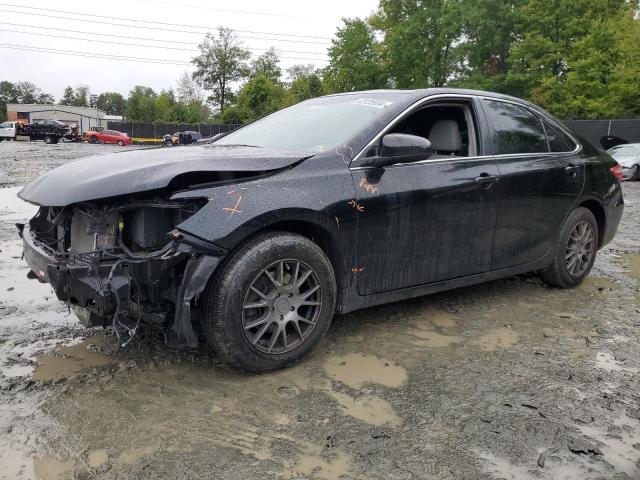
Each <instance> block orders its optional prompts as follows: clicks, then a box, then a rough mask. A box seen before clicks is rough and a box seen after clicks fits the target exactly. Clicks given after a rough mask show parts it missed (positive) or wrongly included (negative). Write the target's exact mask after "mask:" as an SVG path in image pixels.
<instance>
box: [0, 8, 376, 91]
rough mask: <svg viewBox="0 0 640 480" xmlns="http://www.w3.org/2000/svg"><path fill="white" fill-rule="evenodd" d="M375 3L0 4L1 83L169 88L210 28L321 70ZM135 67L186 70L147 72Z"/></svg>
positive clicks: (254, 50)
mask: <svg viewBox="0 0 640 480" xmlns="http://www.w3.org/2000/svg"><path fill="white" fill-rule="evenodd" d="M5 2H6V3H5ZM377 3H378V2H377V0H350V1H347V0H324V1H322V2H303V1H300V0H281V1H277V0H276V1H271V2H264V1H259V0H235V1H218V0H214V1H206V0H184V1H180V0H109V1H107V2H105V1H97V2H51V1H49V0H47V1H41V2H38V1H35V0H20V1H18V0H0V80H9V81H12V82H16V81H22V80H28V81H31V82H33V83H35V84H36V85H37V86H38V87H40V88H41V89H42V90H43V91H44V92H46V93H51V94H53V95H54V96H55V97H56V100H58V99H60V97H61V96H62V92H63V90H64V87H65V86H66V85H71V86H74V87H75V86H76V85H80V84H85V85H89V87H90V89H91V93H96V94H99V93H101V92H103V91H116V92H120V93H121V94H123V95H124V96H125V97H126V96H127V94H128V92H129V90H131V88H132V87H133V86H134V85H146V86H150V87H152V88H153V89H154V90H156V91H160V90H161V89H163V88H164V89H167V88H175V85H176V81H177V79H178V77H179V76H180V75H181V74H182V72H184V71H185V70H190V69H191V68H190V65H188V62H189V61H190V59H191V58H192V56H193V55H194V54H196V53H197V44H198V43H199V42H200V41H201V40H202V38H203V37H204V34H205V33H206V32H207V31H208V30H210V31H215V29H217V27H218V26H226V27H229V28H233V29H234V30H236V32H237V36H238V37H239V38H240V39H241V41H242V44H243V46H244V47H246V48H250V49H252V53H253V54H254V55H259V54H260V52H261V51H264V50H265V49H267V48H269V47H271V46H273V47H275V48H276V49H277V50H278V51H279V52H280V55H281V57H282V63H281V66H282V67H283V69H286V68H287V67H289V66H291V65H294V64H299V63H303V64H309V63H312V64H315V65H316V67H324V66H325V65H326V64H327V62H326V59H327V56H326V53H327V47H328V46H329V42H330V38H331V37H332V36H333V34H334V33H335V31H336V28H337V27H338V26H339V25H340V24H341V18H342V17H356V16H360V17H362V16H367V15H369V14H370V13H371V12H372V11H373V10H374V9H375V8H376V6H377ZM45 5H46V7H45ZM71 12H73V13H71ZM82 14H85V15H82ZM126 19H131V20H126ZM145 22H146V23H145ZM152 22H162V24H158V23H152ZM114 24H118V25H114ZM123 24H124V25H130V26H122V25H123ZM176 25H181V26H176ZM142 27H144V28H142ZM26 32H29V33H26ZM34 34H38V35H34ZM101 34H102V35H101ZM71 37H72V38H71ZM132 37H137V38H132ZM90 40H94V41H90ZM97 40H99V42H98V41H97ZM105 42H120V43H126V44H139V45H140V44H143V45H148V46H152V47H153V48H146V47H140V46H132V45H122V44H114V43H105ZM166 47H172V48H175V49H169V48H166ZM16 48H22V49H25V48H26V49H29V50H28V51H27V50H17V49H16ZM43 49H45V50H49V51H48V52H47V51H43ZM177 49H180V50H177ZM34 50H38V51H34ZM51 50H55V51H57V52H60V53H67V54H73V56H72V55H63V54H60V53H53V52H51ZM80 54H85V55H108V56H124V57H134V58H137V59H139V60H135V61H123V60H113V59H106V58H91V57H84V56H80ZM285 57H287V58H285ZM143 59H146V60H151V59H153V60H165V61H168V62H177V63H181V62H185V64H184V65H181V64H157V63H147V62H144V61H143Z"/></svg>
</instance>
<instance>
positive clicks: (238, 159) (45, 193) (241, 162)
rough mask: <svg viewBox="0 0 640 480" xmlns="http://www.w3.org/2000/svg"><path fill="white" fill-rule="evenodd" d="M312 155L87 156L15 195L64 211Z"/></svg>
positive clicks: (238, 149)
mask: <svg viewBox="0 0 640 480" xmlns="http://www.w3.org/2000/svg"><path fill="white" fill-rule="evenodd" d="M311 156H313V153H312V152H311V153H310V152H301V151H280V150H269V149H265V148H257V147H243V146H223V145H220V146H218V145H205V146H188V147H177V148H176V147H174V148H165V147H159V148H153V149H147V150H134V151H129V152H121V153H112V154H107V155H98V156H93V157H87V158H83V159H80V160H77V161H75V162H71V163H67V164H65V165H62V166H60V167H58V168H55V169H54V170H51V171H50V172H48V173H45V174H44V175H42V176H40V177H38V178H37V179H35V180H34V181H33V182H31V183H30V184H28V185H27V186H26V187H25V188H23V189H22V190H21V191H20V193H19V194H18V196H19V197H20V198H22V199H23V200H26V201H27V202H30V203H33V204H36V205H41V206H50V207H62V206H66V205H70V204H72V203H77V202H86V201H90V200H97V199H102V198H108V197H116V196H119V195H126V194H132V193H140V192H145V191H149V190H157V189H162V188H166V187H170V186H172V185H173V186H175V188H176V189H179V188H180V187H179V186H178V185H181V186H182V188H185V187H186V185H185V183H184V182H176V180H177V179H180V178H184V179H185V181H187V179H188V181H189V182H190V183H194V184H197V183H207V182H209V181H213V180H212V179H213V178H214V177H213V176H212V174H215V173H216V172H221V173H222V172H227V173H240V174H245V175H246V176H251V175H252V174H254V175H259V174H263V173H266V172H269V171H273V170H279V169H282V168H286V167H288V166H290V165H293V164H294V163H296V162H299V161H301V160H304V159H306V158H309V157H311Z"/></svg>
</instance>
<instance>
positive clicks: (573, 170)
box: [564, 163, 580, 178]
mask: <svg viewBox="0 0 640 480" xmlns="http://www.w3.org/2000/svg"><path fill="white" fill-rule="evenodd" d="M578 170H580V167H579V166H577V165H573V164H572V163H570V164H569V166H568V167H566V168H565V169H564V171H565V172H567V175H569V176H570V177H572V178H576V176H577V175H578Z"/></svg>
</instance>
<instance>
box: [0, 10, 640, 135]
mask: <svg viewBox="0 0 640 480" xmlns="http://www.w3.org/2000/svg"><path fill="white" fill-rule="evenodd" d="M638 13H639V5H638V0H430V1H428V2H426V1H421V0H380V1H379V4H378V8H377V9H376V10H375V11H374V12H373V13H372V14H371V15H370V16H369V17H367V18H345V19H343V20H342V25H341V26H340V27H339V28H338V30H337V32H336V34H335V36H334V38H333V40H332V43H331V46H330V47H329V49H328V56H329V64H328V66H327V67H325V68H322V69H316V68H315V67H314V66H313V65H294V66H293V67H291V68H289V69H287V70H286V71H283V69H282V68H281V66H280V58H279V55H278V52H277V51H276V50H275V49H274V48H271V49H269V50H267V51H266V52H264V53H263V54H262V55H260V56H258V57H255V58H253V57H252V55H251V53H250V52H249V50H248V49H246V48H244V47H243V45H242V43H241V42H240V41H239V39H238V38H237V37H236V35H235V34H234V32H233V31H232V30H231V29H228V28H223V27H221V28H219V29H218V30H217V31H215V32H213V33H209V34H207V35H206V37H205V38H204V40H203V41H202V42H201V43H200V45H199V46H198V48H199V54H198V55H197V56H195V57H194V58H193V59H192V63H193V67H194V68H193V71H192V72H191V73H189V72H185V73H184V74H183V75H182V76H181V77H180V78H179V79H178V81H177V86H176V88H175V90H174V89H172V88H170V89H167V90H162V91H160V92H155V91H154V90H153V89H152V88H150V87H147V86H143V85H137V86H135V87H134V88H133V89H132V90H131V91H130V92H129V95H128V97H127V98H124V96H123V95H121V94H119V93H117V92H103V93H102V94H100V95H99V96H98V97H97V99H96V101H95V104H92V105H91V106H95V107H97V108H99V109H101V110H104V111H106V112H107V113H108V114H112V115H124V116H125V117H126V118H127V119H128V120H133V121H137V120H139V121H164V122H181V123H198V122H204V121H214V122H219V123H245V122H248V121H252V120H254V119H256V118H258V117H260V116H262V115H265V114H268V113H271V112H273V111H275V110H278V109H280V108H283V107H286V106H288V105H292V104H294V103H297V102H299V101H302V100H306V99H308V98H312V97H316V96H319V95H323V94H330V93H339V92H349V91H357V90H369V89H376V88H426V87H444V86H450V87H461V88H474V89H483V90H490V91H496V92H501V93H506V94H510V95H514V96H516V97H520V98H525V99H528V100H531V101H533V102H534V103H537V104H539V105H541V106H542V107H544V108H546V109H548V110H549V111H550V112H552V113H554V114H555V115H557V116H559V117H560V118H564V119H570V118H582V119H590V118H614V117H618V118H629V117H638V116H640V87H639V85H640V48H638V45H640V21H639V19H638V18H639V15H638ZM53 101H54V99H53V97H52V96H51V95H49V94H46V93H43V92H41V91H40V90H39V89H38V88H37V87H36V86H35V85H34V84H32V83H30V82H17V83H15V84H13V83H11V82H6V81H4V82H0V117H1V116H2V115H4V114H5V109H4V108H2V107H3V106H4V105H3V104H4V103H53ZM59 103H60V104H61V105H77V106H87V105H89V104H91V103H92V102H91V97H90V95H89V87H87V86H83V85H81V86H77V87H76V88H72V87H71V86H68V87H67V88H66V89H65V91H64V94H63V97H62V98H61V99H60V102H59Z"/></svg>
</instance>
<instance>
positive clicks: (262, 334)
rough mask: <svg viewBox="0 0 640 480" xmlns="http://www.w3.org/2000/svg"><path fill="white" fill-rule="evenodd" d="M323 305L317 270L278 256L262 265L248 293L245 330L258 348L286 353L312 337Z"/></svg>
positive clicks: (244, 320) (245, 298)
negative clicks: (267, 264) (269, 262)
mask: <svg viewBox="0 0 640 480" xmlns="http://www.w3.org/2000/svg"><path fill="white" fill-rule="evenodd" d="M321 309H322V289H321V286H320V281H319V279H318V276H317V275H316V272H314V270H313V269H312V268H311V267H310V266H309V265H307V264H306V263H304V262H301V261H299V260H293V259H287V260H278V261H277V262H274V263H272V264H271V265H269V266H268V267H267V268H265V269H263V270H262V271H261V272H260V273H259V274H258V275H257V276H256V277H255V278H254V279H253V281H252V282H251V284H250V285H249V288H248V289H247V291H246V293H245V296H244V302H243V304H242V327H243V331H244V333H245V336H246V337H247V339H248V340H249V342H250V343H251V344H252V345H253V346H254V347H255V348H256V349H257V350H259V351H261V352H263V353H268V354H274V355H275V354H282V353H286V352H289V351H291V350H293V349H294V348H296V347H298V346H299V345H301V344H302V343H304V341H305V340H306V339H307V338H308V337H309V335H310V334H311V332H312V331H313V329H314V327H315V326H316V322H317V320H318V317H319V316H320V311H321Z"/></svg>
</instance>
